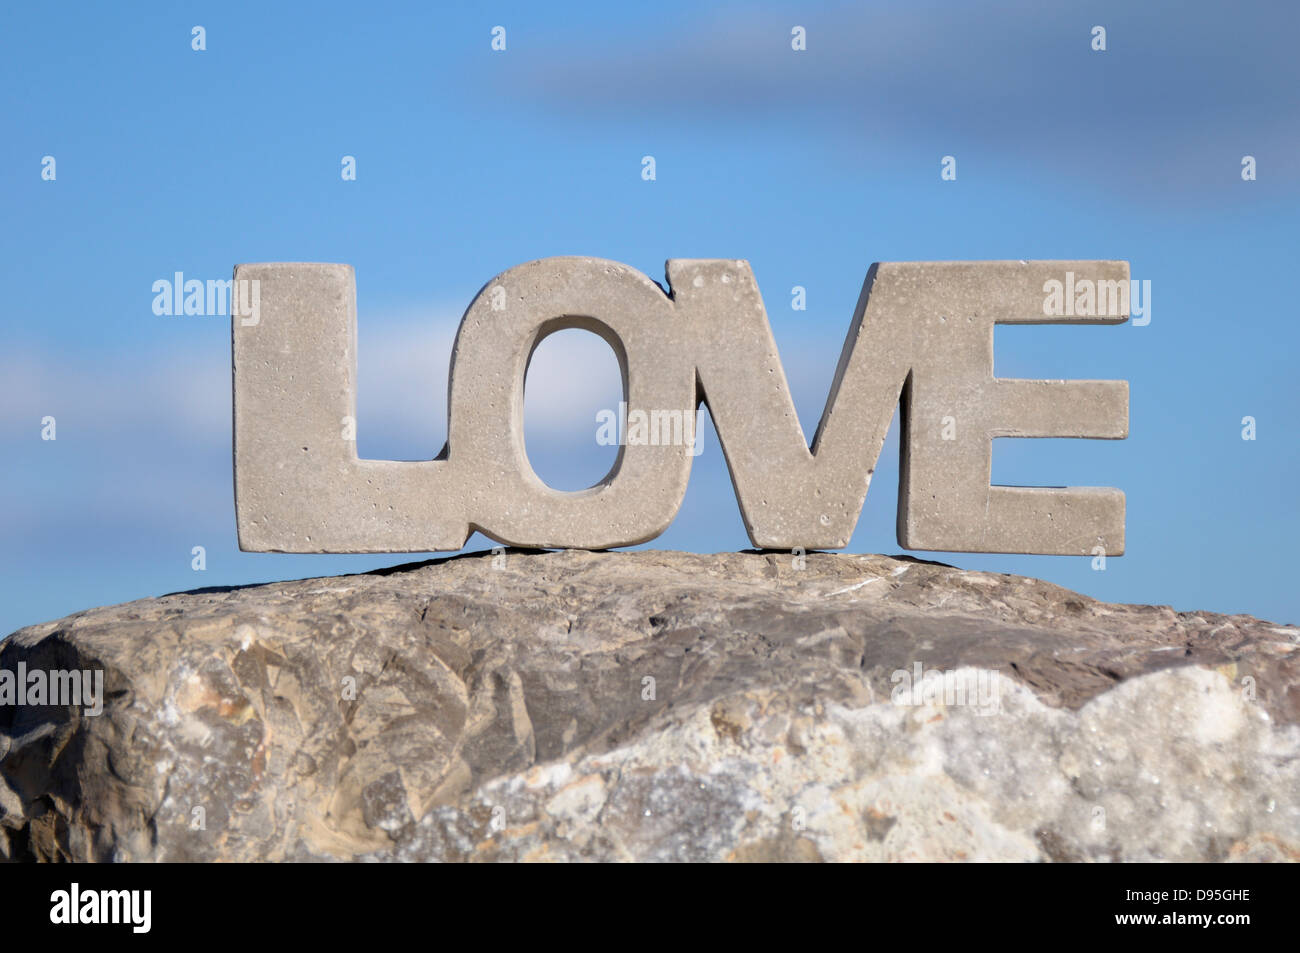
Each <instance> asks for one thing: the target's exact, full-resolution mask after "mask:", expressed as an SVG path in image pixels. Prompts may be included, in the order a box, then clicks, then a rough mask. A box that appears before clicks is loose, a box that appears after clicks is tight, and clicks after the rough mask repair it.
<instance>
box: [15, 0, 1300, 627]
mask: <svg viewBox="0 0 1300 953" xmlns="http://www.w3.org/2000/svg"><path fill="white" fill-rule="evenodd" d="M476 6H477V5H476ZM1297 10H1298V8H1296V7H1294V6H1290V5H1279V4H1250V3H1245V4H1242V3H1234V4H1207V3H1172V2H1171V3H1144V4H1141V5H1135V4H1132V3H1128V2H1116V3H1078V4H1054V3H1039V2H1021V3H998V2H993V3H987V4H980V5H968V4H962V3H956V2H954V3H933V2H928V3H927V2H921V3H890V4H872V3H858V4H846V5H833V4H824V5H823V4H819V5H811V6H810V5H795V4H773V5H764V4H743V5H725V4H723V5H708V4H695V3H681V4H673V3H668V4H654V5H646V6H641V5H621V4H620V5H609V4H570V5H566V6H564V7H563V8H560V6H559V5H553V4H547V5H538V4H490V5H482V6H479V9H473V10H467V9H461V8H459V7H455V8H452V7H449V8H448V9H445V10H442V9H435V8H434V7H433V6H431V5H427V4H410V5H397V4H386V3H369V4H365V5H360V6H358V5H356V4H331V3H322V4H312V5H309V6H307V5H304V6H302V7H301V8H297V9H294V8H289V7H282V6H281V5H269V4H244V3H229V2H223V3H220V4H215V3H188V4H187V3H175V4H172V3H169V4H161V3H160V4H133V5H131V6H130V7H129V8H120V9H118V8H113V7H110V6H108V5H103V4H90V3H86V4H64V5H60V6H59V7H57V8H49V7H45V6H42V5H22V6H19V7H15V8H13V9H11V10H9V11H7V12H6V13H5V15H4V19H3V24H2V25H0V89H2V90H3V97H4V98H3V103H4V106H3V109H4V120H5V121H4V129H5V135H4V136H3V137H0V176H3V182H4V185H3V189H0V212H2V213H3V220H4V223H5V225H6V226H7V227H6V228H4V229H3V231H2V232H0V261H3V262H4V265H3V267H4V277H5V279H6V281H5V288H6V292H7V293H6V300H5V303H4V308H3V317H2V318H0V321H2V322H3V324H2V325H0V327H2V328H3V338H2V341H3V347H0V460H3V463H4V465H3V467H0V503H2V505H0V633H3V632H8V631H10V630H12V629H14V628H17V627H19V626H21V625H26V624H30V623H34V622H38V621H42V620H44V619H47V618H54V617H58V616H61V615H64V614H67V613H69V612H73V611H76V610H78V609H82V608H86V607H89V606H92V605H96V604H103V603H112V602H121V601H126V600H130V599H135V598H140V597H143V596H149V595H156V594H160V593H165V592H171V591H176V590H183V589H191V588H195V587H199V586H213V585H231V584H242V583H250V582H260V581H268V580H273V579H285V578H297V577H302V576H313V575H325V574H331V573H340V572H358V571H364V570H366V569H368V568H372V567H377V566H382V565H392V564H396V563H400V562H406V561H410V560H412V559H416V558H420V557H416V556H410V555H394V556H386V557H377V556H287V555H275V554H250V553H240V552H239V551H238V548H237V546H236V542H235V526H234V512H233V499H232V484H231V456H230V453H231V445H230V332H229V319H228V318H226V317H219V316H207V317H198V316H192V317H174V316H173V317H168V316H157V315H155V314H154V313H153V311H152V308H151V304H152V300H153V294H152V291H151V287H152V284H153V282H154V281H155V280H158V279H160V278H170V277H171V276H172V274H173V273H174V272H176V271H182V272H184V273H185V275H186V276H187V277H197V278H204V279H206V278H225V277H228V276H229V274H230V271H231V268H232V266H233V265H234V264H235V263H237V262H257V261H337V262H348V263H350V264H352V265H354V266H355V268H356V274H357V285H358V295H359V298H358V308H359V332H358V333H359V342H360V343H359V355H360V356H359V361H360V368H359V398H358V400H359V411H358V416H359V420H358V447H359V449H360V451H361V453H362V455H364V456H373V457H396V458H419V457H428V456H432V455H433V453H435V452H436V451H437V450H438V449H439V448H440V447H441V445H442V442H443V440H444V438H445V435H446V420H445V409H446V408H445V389H446V375H447V359H448V356H449V353H450V348H451V341H452V338H453V336H454V334H455V329H456V325H457V322H458V321H459V317H460V314H461V313H462V312H463V310H464V308H465V307H466V305H468V303H469V301H470V300H471V298H472V297H473V295H474V294H475V293H476V292H477V291H478V289H479V288H480V287H481V286H482V285H483V284H484V282H486V281H487V280H488V279H489V278H491V277H492V276H493V275H495V274H497V273H498V272H500V271H502V270H504V269H506V268H508V267H510V266H512V265H515V264H519V263H522V262H524V261H528V260H530V259H534V258H541V257H546V256H551V255H570V254H589V255H596V256H600V257H604V258H612V259H616V260H619V261H623V262H627V263H628V264H630V265H633V266H634V267H637V268H639V269H641V270H642V271H644V272H646V273H647V274H648V275H650V276H651V277H653V278H655V279H657V280H660V281H662V280H663V262H664V260H665V259H666V258H670V257H675V258H689V257H706V258H747V259H748V260H749V261H750V262H751V263H752V265H753V268H754V272H755V275H756V277H757V279H758V282H759V286H760V287H761V288H762V289H763V292H764V295H765V298H766V301H767V307H768V312H769V316H770V319H771V322H772V326H773V331H774V334H775V336H776V339H777V344H778V346H779V347H780V349H781V353H782V357H783V360H784V362H785V364H786V369H787V374H788V376H789V378H790V384H791V388H792V390H793V392H794V395H795V399H796V404H797V406H798V409H799V412H800V416H801V419H802V421H803V424H804V428H805V431H806V432H807V433H809V434H811V432H812V430H813V429H814V427H815V425H816V421H817V419H818V417H819V416H820V413H821V409H822V404H823V403H824V401H825V399H826V393H827V389H828V387H829V384H830V379H831V375H832V373H833V370H834V366H835V362H836V359H837V357H838V355H839V351H840V347H841V344H842V342H843V339H844V334H845V331H846V328H847V326H848V323H849V320H850V317H851V314H852V310H853V305H854V303H855V302H856V300H857V296H858V292H859V289H860V287H861V284H862V280H863V277H864V275H865V273H866V270H867V268H868V266H869V265H870V264H871V262H873V261H906V260H944V259H993V258H1016V259H1019V258H1026V259H1029V258H1036V259H1068V258H1123V259H1127V260H1128V261H1129V262H1130V263H1131V266H1132V272H1133V276H1134V278H1136V279H1139V280H1142V279H1146V280H1150V281H1151V285H1152V299H1153V300H1152V321H1151V323H1150V324H1149V325H1147V326H1145V327H1134V326H1132V325H1125V326H1121V327H1109V328H1103V327H1090V328H1078V327H1076V328H1061V327H1016V328H1000V329H999V330H998V332H997V338H996V342H997V353H996V371H997V373H998V374H999V375H1000V376H1008V377H1043V378H1120V379H1126V380H1128V381H1129V382H1130V386H1131V394H1132V397H1131V408H1130V418H1131V436H1130V438H1129V439H1128V440H1126V441H1120V442H1110V441H1069V440H1038V441H1025V440H1019V441H1017V440H1000V441H997V443H996V446H995V454H994V472H993V477H994V482H997V483H1021V484H1044V485H1104V486H1117V487H1120V488H1122V489H1123V490H1124V491H1125V492H1126V494H1127V497H1128V554H1127V555H1125V556H1123V557H1117V558H1111V559H1110V560H1108V561H1107V566H1106V570H1105V571H1104V572H1097V571H1094V570H1093V569H1092V568H1091V565H1090V561H1089V560H1087V559H1081V558H1062V557H1031V556H1016V555H995V556H973V555H958V554H953V555H944V554H935V555H933V556H932V557H931V558H938V559H941V560H943V561H945V562H949V563H952V564H954V565H957V566H961V567H965V568H976V569H990V570H996V571H1002V572H1014V573H1019V574H1024V575H1031V576H1038V577H1041V578H1044V579H1048V580H1051V581H1053V582H1057V583H1060V584H1062V585H1065V586H1068V587H1071V588H1074V589H1077V590H1079V591H1081V592H1084V593H1087V594H1089V595H1092V596H1096V597H1098V598H1102V599H1107V600H1114V601H1125V602H1144V603H1160V604H1172V605H1173V606H1175V607H1176V608H1179V609H1208V610H1215V611H1223V612H1251V613H1254V614H1257V615H1260V616H1262V617H1264V618H1268V619H1272V620H1275V621H1279V622H1292V623H1294V622H1300V587H1298V586H1297V585H1296V584H1295V581H1294V566H1295V561H1294V540H1295V539H1296V537H1297V535H1298V534H1300V507H1298V506H1297V503H1296V477H1295V474H1296V472H1297V464H1300V459H1298V458H1300V453H1298V451H1297V447H1298V441H1297V439H1296V438H1297V412H1298V411H1300V406H1298V404H1300V400H1298V399H1297V386H1296V376H1295V371H1294V362H1295V360H1296V354H1297V345H1298V344H1300V330H1297V327H1298V322H1297V318H1298V317H1300V315H1297V313H1296V304H1295V301H1296V297H1295V292H1294V290H1293V282H1294V280H1295V279H1294V275H1295V264H1294V262H1295V256H1296V251H1297V248H1298V242H1297V223H1300V215H1298V214H1297V213H1298V212H1300V187H1298V185H1297V183H1300V123H1298V122H1297V119H1300V66H1297V59H1296V57H1295V55H1294V52H1293V45H1294V38H1295V36H1296V35H1297V32H1298V31H1300V12H1297ZM195 25H202V26H203V27H204V28H205V30H206V45H207V49H206V50H204V51H201V52H199V51H195V50H193V49H191V28H192V27H193V26H195ZM497 25H501V26H504V27H505V28H506V50H505V51H504V52H493V51H492V49H491V47H490V43H491V30H492V28H493V27H494V26H497ZM795 25H801V26H803V27H805V29H806V31H807V50H805V51H803V52H797V53H796V52H794V51H793V50H791V48H790V31H791V28H792V27H793V26H795ZM1095 25H1102V26H1104V27H1105V28H1106V30H1107V49H1106V51H1105V52H1096V51H1093V50H1092V49H1091V47H1090V44H1091V31H1092V28H1093V27H1094V26H1095ZM47 155H49V156H53V157H55V160H56V163H57V165H56V170H57V177H56V179H55V180H54V181H45V180H43V179H42V177H41V167H42V166H41V164H42V158H43V157H44V156H47ZM344 155H352V156H355V157H356V162H357V179H356V181H343V180H342V178H341V177H340V163H341V159H342V157H343V156H344ZM644 155H653V156H654V157H655V160H656V172H657V178H656V180H655V181H653V182H647V181H644V180H643V179H642V178H641V174H640V173H641V157H642V156H644ZM945 155H952V156H955V157H956V160H957V171H958V175H957V179H956V181H951V182H945V181H942V180H941V179H940V174H939V173H940V160H941V158H942V157H943V156H945ZM1246 155H1252V156H1254V157H1255V158H1256V162H1257V169H1258V178H1257V180H1256V181H1250V182H1247V181H1243V180H1242V177H1241V161H1242V157H1243V156H1246ZM795 285H801V286H804V287H805V288H806V289H807V301H808V308H807V310H806V311H801V312H800V311H793V310H792V309H791V308H790V289H791V288H792V287H793V286H795ZM618 399H619V393H618V378H617V371H616V366H615V363H614V357H613V354H612V353H611V352H609V351H608V349H607V348H606V347H605V345H604V344H603V343H600V342H598V341H596V339H595V338H593V337H590V336H588V335H585V334H584V333H583V332H576V331H573V332H564V333H562V334H560V335H557V336H555V337H554V338H552V339H550V340H548V341H547V342H546V344H544V345H543V348H542V351H541V352H540V353H539V355H538V358H537V360H536V362H535V365H534V369H533V371H532V373H531V374H530V378H529V391H528V449H529V454H530V459H531V460H532V461H533V463H534V466H535V468H536V469H537V470H538V472H539V473H540V474H541V475H542V476H543V477H544V478H546V479H548V480H549V481H551V482H552V484H553V485H555V486H557V487H560V488H566V489H567V488H574V487H578V486H582V485H586V484H588V483H590V482H593V481H594V480H595V479H598V478H599V477H600V476H601V475H603V474H604V472H605V470H606V469H607V468H608V465H609V463H610V462H611V460H612V448H608V447H601V446H597V445H596V443H595V439H594V435H595V429H596V423H595V414H596V412H597V411H598V410H600V409H601V408H605V407H612V406H615V405H616V403H617V401H618ZM1247 415H1249V416H1253V417H1254V418H1255V419H1256V421H1257V439H1256V440H1254V441H1244V440H1242V439H1241V430H1242V425H1241V420H1242V418H1243V417H1244V416H1247ZM46 416H54V417H55V418H56V421H57V439H56V440H54V441H47V440H42V439H41V430H42V426H41V421H42V418H43V417H46ZM896 504H897V432H896V430H894V431H891V435H890V438H889V440H888V441H887V442H886V445H885V449H884V452H883V454H882V456H881V461H880V466H879V469H878V470H877V473H876V476H875V477H874V479H873V481H872V484H871V491H870V493H869V494H868V497H867V503H866V506H865V508H864V510H863V513H862V518H861V521H860V522H859V524H858V529H857V532H856V534H855V536H854V538H853V541H852V546H851V547H850V549H849V551H851V552H886V553H896V552H899V551H900V549H899V547H898V545H897V542H896V540H895V538H894V514H895V507H896ZM197 545H202V546H204V547H205V549H206V554H207V555H206V564H207V568H206V570H205V571H203V572H196V571H194V570H193V569H192V568H191V559H192V557H191V549H192V547H194V546H197ZM490 545H491V543H490V542H489V541H487V540H484V539H483V538H482V537H474V538H471V540H470V546H469V548H470V549H482V548H486V547H488V546H490ZM649 545H650V546H653V547H656V548H673V549H688V550H697V551H704V552H713V551H720V550H732V549H741V548H748V546H749V541H748V539H747V537H746V536H745V533H744V528H743V524H742V522H741V518H740V513H739V510H738V508H737V506H736V503H735V499H734V496H733V495H732V491H731V486H730V481H729V479H728V476H727V472H726V468H725V465H724V463H723V461H722V458H721V454H720V453H719V451H718V445H717V440H716V437H715V436H714V435H713V433H712V431H711V429H710V430H707V431H706V432H705V435H704V452H703V453H702V454H701V456H700V457H698V458H697V459H696V461H695V465H694V469H693V472H692V478H691V485H690V488H689V490H688V493H687V497H686V501H685V503H684V505H683V507H682V510H681V513H680V514H679V516H678V518H677V520H676V522H675V523H674V524H673V525H672V526H671V527H670V529H669V530H668V531H667V532H666V533H665V534H664V535H662V536H661V537H659V538H658V539H657V540H655V541H653V542H652V543H650V544H649ZM916 555H919V556H926V555H927V554H924V553H917V554H916Z"/></svg>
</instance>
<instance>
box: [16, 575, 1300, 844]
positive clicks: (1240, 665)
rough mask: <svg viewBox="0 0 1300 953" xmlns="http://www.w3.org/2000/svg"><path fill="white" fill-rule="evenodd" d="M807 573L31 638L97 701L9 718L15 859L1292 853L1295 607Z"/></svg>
mask: <svg viewBox="0 0 1300 953" xmlns="http://www.w3.org/2000/svg"><path fill="white" fill-rule="evenodd" d="M799 562H800V560H799V559H798V558H797V557H791V556H790V555H788V554H755V553H725V554H719V555H712V556H704V555H692V554H687V553H672V552H655V551H640V552H630V553H587V552H577V551H569V552H555V553H537V552H521V551H510V552H507V553H505V554H504V555H501V554H498V555H495V556H494V555H491V554H484V555H470V556H460V557H453V558H450V559H444V560H437V561H433V562H426V563H420V564H415V565H409V566H402V567H398V568H395V569H390V570H381V571H378V572H374V573H369V574H365V575H356V576H342V577H331V578H324V579H308V580H301V581H297V582H287V583H275V584H271V585H264V586H251V587H244V588H235V589H228V590H226V589H220V590H199V591H196V592H192V593H180V594H175V595H169V596H163V597H161V598H157V599H145V600H141V601H138V602H133V603H128V604H125V605H120V606H112V607H108V608H101V609H93V610H90V611H87V612H82V613H77V614H76V615H73V616H69V617H68V618H66V619H62V620H60V621H57V622H49V623H45V624H42V625H37V626H32V627H29V628H26V629H22V630H20V631H19V632H17V633H15V634H14V635H13V636H11V637H10V638H9V639H8V640H6V641H5V642H3V643H0V669H5V670H10V671H13V670H15V669H16V668H17V666H18V664H19V663H20V662H22V663H24V664H25V665H26V666H27V668H28V669H29V670H32V669H37V668H40V669H45V670H53V669H102V670H103V671H104V682H105V689H106V694H107V700H106V702H105V705H104V710H103V713H102V714H101V715H98V716H93V715H87V714H85V713H84V711H83V710H82V709H81V708H76V707H70V706H65V707H16V706H9V707H3V708H0V756H2V758H3V759H2V760H0V782H2V783H0V852H3V854H4V855H5V856H6V857H8V858H9V859H13V860H28V859H39V860H60V859H66V860H76V861H87V860H167V861H209V860H236V861H239V860H357V859H362V860H420V861H424V860H692V861H696V860H699V861H705V860H707V861H712V860H735V861H776V860H780V861H817V860H834V861H841V860H1047V861H1076V860H1123V861H1148V860H1167V861H1200V860H1296V859H1298V858H1300V806H1297V804H1296V797H1295V795H1296V792H1297V791H1300V724H1298V722H1300V687H1298V682H1297V673H1298V672H1300V629H1297V628H1296V627H1293V626H1282V625H1273V624H1270V623H1267V622H1261V621H1259V620H1257V619H1254V618H1251V617H1249V616H1240V615H1238V616H1224V615H1216V614H1212V613H1189V612H1182V613H1179V612H1174V611H1173V610H1171V609H1169V608H1167V607H1156V606H1126V605H1111V604H1106V603H1101V602H1097V601H1094V600H1092V599H1089V598H1087V597H1086V596H1081V595H1079V594H1077V593H1073V592H1070V591H1068V590H1066V589H1062V588H1060V587H1058V586H1055V585H1051V584H1049V583H1045V582H1041V581H1038V580H1034V579H1027V578H1023V577H1018V576H1006V575H994V574H989V573H980V572H965V571H962V570H958V569H954V568H951V567H948V566H944V565H941V564H938V563H928V562H922V561H918V560H913V559H902V558H900V559H894V558H889V557H886V556H851V555H826V554H818V553H813V554H809V555H808V556H807V557H806V558H805V564H804V568H798V566H799ZM918 666H919V670H918ZM930 672H941V673H945V677H944V678H942V679H940V678H939V677H938V676H936V675H933V674H930V675H926V674H925V673H930ZM918 675H920V676H922V677H918ZM945 693H946V694H945ZM936 696H937V697H936Z"/></svg>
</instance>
